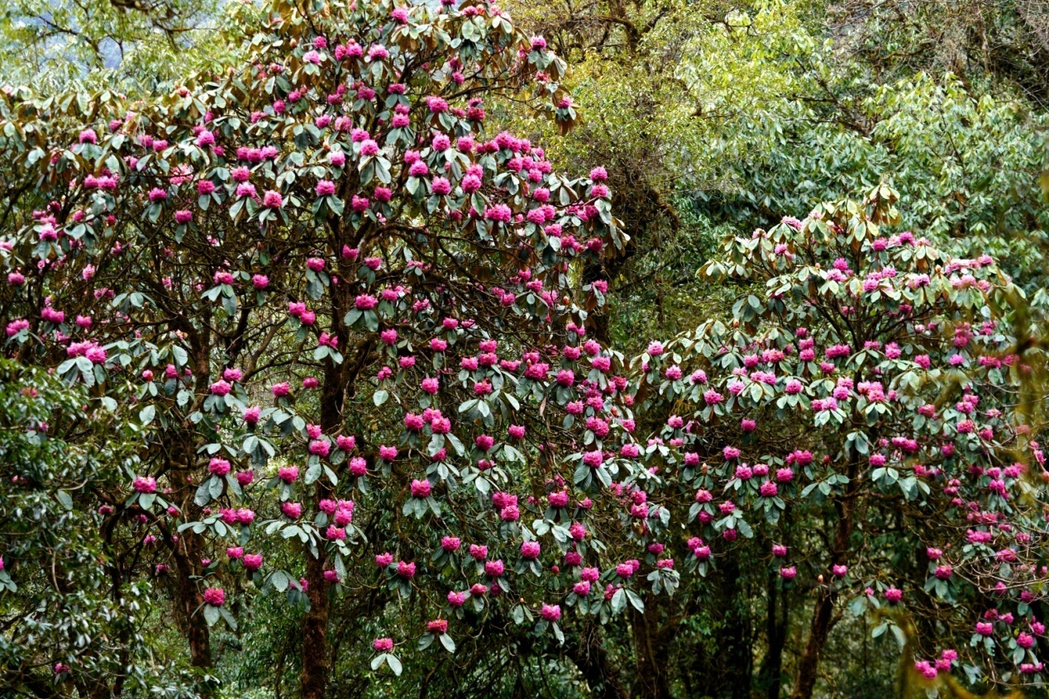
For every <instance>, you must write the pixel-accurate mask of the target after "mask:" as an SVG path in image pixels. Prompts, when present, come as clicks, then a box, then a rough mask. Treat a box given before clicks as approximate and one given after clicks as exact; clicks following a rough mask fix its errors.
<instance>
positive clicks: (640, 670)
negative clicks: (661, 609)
mask: <svg viewBox="0 0 1049 699" xmlns="http://www.w3.org/2000/svg"><path fill="white" fill-rule="evenodd" d="M650 602H653V603H652V605H651V606H650V608H655V605H654V601H652V600H650ZM630 616H631V627H632V629H633V634H634V654H635V656H636V659H637V690H636V691H635V692H634V694H635V696H638V697H643V698H644V699H669V697H670V682H669V679H668V677H667V663H666V661H667V652H666V651H667V649H666V648H665V644H664V642H663V639H662V638H661V634H660V633H659V627H658V623H659V622H658V620H656V619H654V618H653V617H652V616H651V615H646V614H642V613H640V612H638V611H637V610H636V609H633V608H631V610H630Z"/></svg>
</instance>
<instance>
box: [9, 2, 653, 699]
mask: <svg viewBox="0 0 1049 699" xmlns="http://www.w3.org/2000/svg"><path fill="white" fill-rule="evenodd" d="M268 16H269V18H270V20H269V24H268V26H267V27H266V28H265V33H262V34H260V35H259V36H257V37H255V39H254V40H253V47H254V52H253V56H252V62H251V65H250V66H248V67H247V68H245V69H244V70H232V71H230V72H229V74H228V75H227V76H225V77H222V78H216V79H210V80H209V79H207V78H206V77H204V76H200V77H197V78H193V79H190V80H188V81H187V82H186V84H185V85H184V86H182V87H179V88H178V89H176V90H175V91H174V92H173V93H172V94H170V95H166V96H164V97H162V98H160V99H158V100H157V101H155V102H153V103H148V104H131V105H129V104H124V103H123V102H122V101H121V100H120V99H118V97H117V96H115V95H112V94H110V93H104V94H101V95H98V96H96V98H95V99H93V100H91V101H89V102H84V101H83V100H77V99H67V98H49V99H46V100H40V99H36V98H34V97H32V96H30V95H29V94H27V93H25V92H20V91H15V92H11V93H10V94H7V95H6V96H5V100H4V103H3V115H4V118H5V122H4V127H3V133H4V143H3V145H4V152H5V154H6V155H7V157H8V158H9V162H10V163H11V164H12V166H13V167H14V172H16V173H22V174H21V180H20V184H19V185H18V187H16V188H15V189H14V190H12V192H13V193H12V196H11V199H10V201H11V204H12V206H11V207H10V209H9V213H13V214H14V216H11V217H10V218H9V219H7V220H6V221H5V224H4V226H5V227H4V232H3V259H4V264H5V267H6V274H7V280H6V285H5V287H4V291H3V306H2V307H3V315H4V318H3V320H4V324H5V327H6V329H7V333H6V345H5V346H6V349H7V351H8V352H9V353H11V354H13V355H15V356H17V357H18V359H19V360H20V361H22V362H25V363H32V364H36V365H39V366H42V367H48V368H49V369H53V370H54V372H55V373H56V374H57V375H58V376H59V377H61V378H62V379H63V380H65V381H66V382H68V383H69V384H70V385H74V386H82V387H84V389H86V390H88V391H89V392H90V394H91V396H92V401H93V403H92V405H94V404H95V403H97V404H98V405H102V406H105V407H106V408H107V409H109V410H111V411H113V412H115V413H117V414H119V415H121V416H123V417H127V418H129V419H132V420H133V421H134V422H135V424H137V425H138V428H139V429H140V430H141V439H140V443H139V444H138V449H137V451H138V460H137V461H136V462H133V463H132V462H128V463H127V465H126V466H125V468H124V473H123V474H122V475H123V483H122V484H121V490H122V491H123V492H122V493H121V494H120V497H119V499H118V500H117V502H116V503H115V504H112V505H109V506H107V509H105V510H103V511H102V512H103V524H102V525H101V526H103V527H106V528H113V527H128V526H131V524H132V523H136V526H137V523H139V522H143V523H146V524H147V526H148V531H149V532H150V533H149V536H150V537H152V539H151V541H152V542H154V543H155V546H154V547H151V549H150V554H149V563H150V564H151V565H154V566H156V571H157V572H158V573H159V576H158V578H159V581H160V584H161V585H163V586H164V587H165V588H166V589H167V590H168V591H169V593H170V595H171V598H172V600H173V611H174V618H175V619H176V620H177V622H178V624H179V628H180V629H181V630H182V632H183V634H184V636H185V637H186V639H187V641H188V645H189V650H190V653H191V657H192V662H193V664H194V665H196V666H198V667H201V668H208V667H210V666H211V665H212V663H213V661H214V658H213V650H212V647H211V642H210V635H211V629H212V627H214V626H215V625H216V624H226V625H228V626H229V627H230V628H232V629H236V627H237V619H236V613H235V610H236V608H237V606H238V605H239V604H241V603H242V602H243V601H246V599H247V598H249V597H250V596H251V594H252V592H251V591H252V590H253V591H255V592H256V593H262V594H280V595H284V596H285V597H286V598H287V600H288V602H289V603H291V604H292V605H298V606H300V607H302V608H303V609H305V611H304V613H303V615H302V618H301V631H300V633H301V638H302V651H301V667H302V673H301V688H300V691H301V695H302V696H307V697H319V696H322V695H323V694H324V692H325V689H326V686H327V682H328V676H329V673H330V667H331V662H332V650H331V649H330V646H329V645H328V643H327V630H328V624H329V619H330V614H331V610H332V607H333V605H338V604H339V603H340V602H339V600H340V599H342V598H343V596H344V595H345V594H346V591H347V590H348V589H353V590H354V591H355V594H356V593H359V592H360V591H361V590H362V587H364V586H366V587H368V589H369V592H368V594H369V595H371V596H372V598H373V600H374V603H375V604H376V605H378V606H381V605H382V604H385V603H387V602H395V603H397V604H408V605H411V608H412V609H413V610H415V611H414V612H413V616H417V617H418V618H419V619H420V621H419V622H418V625H417V626H415V627H414V628H391V629H388V630H386V633H387V634H388V635H389V636H391V637H392V636H394V635H396V643H397V645H402V644H404V643H406V642H412V643H415V642H416V641H419V644H420V648H421V649H423V650H424V651H425V649H427V647H428V646H429V645H430V644H431V643H433V642H434V641H437V642H438V643H437V644H436V646H443V648H444V649H447V650H448V651H454V650H455V647H456V646H455V640H454V638H455V636H456V634H457V633H458V626H459V624H460V620H462V622H463V623H468V624H484V623H485V619H487V618H488V617H499V618H508V619H512V620H513V621H514V622H516V623H517V624H518V625H523V627H524V628H525V631H526V632H527V633H535V634H538V635H543V634H546V635H550V636H551V638H553V637H556V638H557V639H558V640H560V641H562V642H563V640H564V636H563V632H562V628H561V625H563V624H564V620H563V619H562V617H561V613H562V607H561V606H559V604H560V603H561V602H562V601H563V600H564V598H565V594H566V590H567V588H570V587H571V586H572V585H575V588H574V591H573V592H572V593H571V594H572V595H574V598H573V599H576V600H578V601H577V602H575V603H576V604H578V605H580V606H581V607H583V608H584V609H590V610H591V611H592V612H593V613H595V614H597V613H600V614H601V616H602V618H603V619H606V618H608V616H609V614H610V613H611V610H613V609H615V610H619V609H621V608H622V607H623V605H624V604H625V601H624V600H625V597H624V595H625V593H623V592H619V593H614V592H612V593H609V594H608V595H607V597H608V600H610V601H605V598H603V597H601V594H600V593H601V590H599V589H598V588H597V587H596V583H597V579H596V577H593V578H591V577H590V575H589V573H588V574H587V577H586V580H583V581H582V582H583V583H585V585H577V584H576V583H578V582H580V579H579V575H581V574H578V575H577V573H578V572H579V571H580V570H582V566H583V564H584V563H585V562H587V561H589V562H591V563H596V559H595V556H596V553H595V552H596V551H601V550H603V549H604V548H605V546H606V545H605V544H602V543H600V542H598V541H596V540H593V530H592V528H591V526H590V524H589V521H590V520H591V518H593V517H596V516H598V513H600V512H601V511H602V509H603V508H609V507H611V508H614V509H613V512H614V511H615V510H617V509H618V508H619V507H620V504H619V503H618V502H617V501H616V500H615V499H612V500H609V499H608V498H606V497H603V495H604V494H605V493H606V492H607V491H606V490H605V488H604V486H607V485H609V484H610V483H611V482H612V478H613V477H614V476H616V475H617V473H618V471H617V468H618V467H617V465H616V463H615V462H614V460H613V459H612V457H614V455H615V452H616V451H618V449H619V447H618V446H613V445H619V444H621V443H623V442H630V441H631V438H630V436H629V421H626V422H624V421H623V420H621V419H620V418H625V416H626V415H627V414H628V413H626V412H619V411H620V410H621V409H622V410H625V408H626V406H625V405H622V403H621V398H622V396H623V395H624V394H623V389H624V388H625V387H626V385H627V381H626V379H625V378H623V377H622V376H619V375H617V373H616V372H617V371H618V369H619V368H620V358H619V357H618V355H616V354H615V353H612V352H610V351H608V350H607V349H606V348H603V347H601V346H600V345H598V343H596V342H594V341H592V340H588V339H587V338H586V330H585V326H586V320H587V311H586V310H585V309H586V308H587V307H590V308H593V307H594V306H595V305H596V304H598V303H600V301H601V300H602V291H603V287H602V284H601V282H600V281H597V282H594V283H592V284H587V285H584V286H580V285H578V284H576V283H575V282H574V279H575V271H574V270H575V269H576V266H577V263H580V262H581V261H584V260H587V259H594V258H596V257H598V256H600V255H602V254H605V253H606V252H607V251H609V250H614V249H615V248H617V247H620V246H621V245H622V243H623V241H624V240H625V236H624V235H623V234H622V233H620V231H619V230H618V228H617V225H616V222H615V220H614V219H613V218H612V215H611V211H610V207H609V203H608V198H609V190H608V187H607V186H606V184H605V179H606V175H605V173H604V171H603V170H601V169H600V168H598V169H596V170H594V171H593V172H591V173H590V175H589V176H588V177H583V178H574V177H566V176H562V175H559V174H557V173H555V172H554V171H553V170H552V168H551V167H550V164H549V163H548V162H547V161H546V160H545V159H544V156H543V150H542V149H541V148H539V147H536V146H534V145H532V144H530V143H529V142H528V141H527V140H524V139H520V138H517V137H515V136H513V135H510V134H507V133H498V134H495V133H486V131H485V128H484V126H485V121H486V115H485V107H484V102H483V100H484V99H485V98H493V97H514V96H522V97H524V98H525V99H526V100H529V104H532V105H534V107H535V108H537V109H540V110H542V111H546V112H549V114H550V116H551V117H552V118H554V119H556V120H557V121H558V123H560V124H562V125H564V127H565V128H568V127H569V126H570V125H571V124H572V122H573V121H574V120H575V118H576V117H575V113H574V110H573V108H572V106H571V101H570V99H569V98H568V97H567V96H566V95H565V94H564V93H563V92H562V90H561V88H560V87H559V84H558V80H559V79H560V78H561V76H562V74H563V72H564V65H563V63H562V62H561V61H560V60H559V59H558V58H557V57H556V56H554V55H553V54H552V53H551V52H550V51H549V50H547V48H546V46H545V42H543V41H542V39H541V38H528V37H525V36H523V35H521V34H519V33H517V32H516V31H515V30H514V28H513V25H512V23H511V21H510V19H509V18H508V17H506V16H504V15H502V14H501V13H500V12H499V11H498V10H497V9H495V8H494V7H490V6H488V5H486V4H484V3H470V2H468V3H464V4H462V5H459V6H457V7H454V8H453V7H450V6H448V5H446V4H442V5H441V6H434V7H430V6H422V5H419V6H415V5H412V6H398V5H395V4H392V3H386V2H384V3H367V4H362V5H361V6H359V7H358V6H357V5H355V4H351V5H349V6H346V5H343V4H336V3H332V4H327V3H314V4H310V5H309V7H308V9H307V8H305V7H300V6H299V5H298V4H294V3H287V2H282V1H279V0H278V2H275V3H274V5H273V7H272V8H271V12H270V14H269V15H268ZM626 400H629V399H626ZM617 404H619V405H621V407H617ZM93 409H94V408H93ZM617 416H618V417H617ZM583 448H585V449H586V453H585V454H583V453H579V451H578V450H579V449H583ZM628 451H629V450H628ZM606 452H608V453H606ZM572 454H576V455H575V457H574V458H573V457H572ZM609 454H611V456H610V455H609ZM573 473H577V474H578V473H582V474H583V477H578V476H577V477H576V478H575V479H574V480H573V478H572V476H573ZM575 483H578V485H579V486H580V487H579V488H576V487H575V485H574V484H575ZM588 493H589V494H591V495H592V496H594V498H595V499H594V500H591V499H590V498H588V497H587V494H588ZM116 495H117V493H114V492H113V491H112V490H111V489H110V490H109V491H107V492H106V493H105V497H106V498H114V497H115V496H116ZM609 545H611V544H609ZM278 562H282V563H278ZM588 570H589V569H588ZM593 570H595V571H596V570H597V569H596V568H594V569H593ZM602 574H603V575H605V576H606V577H607V576H609V575H612V573H611V572H608V573H602ZM619 576H620V577H621V578H624V579H625V578H627V577H629V574H627V573H624V572H621V573H620V574H619ZM591 583H595V587H594V589H593V591H592V594H591V591H590V590H589V587H590V584H591ZM584 587H586V588H587V589H586V590H584V589H583V588H584ZM630 594H631V595H632V597H631V599H632V600H633V601H634V602H635V604H638V605H639V604H640V600H639V598H637V597H636V595H633V593H630ZM369 643H370V641H369ZM388 646H389V644H387V643H385V642H384V643H382V644H376V645H375V648H376V649H377V650H381V651H382V653H381V654H380V655H378V656H377V658H376V660H377V661H379V662H377V663H376V667H380V666H388V667H389V668H391V669H393V670H394V671H395V672H399V670H400V668H401V664H400V661H399V660H398V659H397V655H396V654H397V653H399V652H402V651H399V650H394V649H391V648H390V647H388ZM429 652H431V653H432V652H434V650H430V651H429ZM441 652H443V651H441ZM77 671H78V670H77V667H76V666H75V664H74V665H73V666H71V667H70V669H69V672H70V673H73V674H75V673H77ZM201 691H206V690H205V689H202V690H201Z"/></svg>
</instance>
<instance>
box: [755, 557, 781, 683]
mask: <svg viewBox="0 0 1049 699" xmlns="http://www.w3.org/2000/svg"><path fill="white" fill-rule="evenodd" d="M776 579H777V576H776V574H775V573H769V576H768V581H767V587H766V590H767V598H768V602H767V607H766V617H765V636H766V641H767V648H766V650H765V658H764V660H762V662H761V671H760V673H759V678H760V679H759V683H760V686H761V687H763V688H764V690H765V699H779V697H780V689H781V688H782V687H783V679H784V678H783V649H784V647H785V646H786V644H787V600H786V596H784V597H783V599H780V598H779V594H778V592H777V589H776V587H777V586H776Z"/></svg>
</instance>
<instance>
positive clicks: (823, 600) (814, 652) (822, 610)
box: [792, 464, 856, 699]
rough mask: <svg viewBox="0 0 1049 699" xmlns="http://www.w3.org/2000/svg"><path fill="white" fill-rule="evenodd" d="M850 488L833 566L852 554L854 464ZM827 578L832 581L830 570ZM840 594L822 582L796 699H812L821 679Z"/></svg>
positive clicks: (842, 505) (839, 506) (841, 505)
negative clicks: (822, 662)
mask: <svg viewBox="0 0 1049 699" xmlns="http://www.w3.org/2000/svg"><path fill="white" fill-rule="evenodd" d="M848 475H849V485H848V486H847V487H846V491H845V493H843V494H842V496H841V498H840V499H839V500H838V501H837V502H836V503H835V509H836V510H837V512H838V527H837V531H836V533H835V535H834V543H833V546H832V549H831V563H832V564H834V563H838V564H843V563H845V561H846V560H847V557H848V552H849V538H850V537H851V536H852V527H853V515H854V511H855V506H856V501H855V492H856V486H855V483H856V466H855V464H852V465H850V472H849V474H848ZM825 579H826V580H830V574H829V570H828V571H827V573H825ZM837 599H838V593H837V592H836V591H835V590H834V587H833V585H832V584H830V583H829V582H824V583H821V584H820V586H819V592H818V594H817V596H816V606H815V607H814V608H813V610H812V623H811V624H810V625H809V639H808V641H807V642H806V644H805V652H804V653H803V654H802V656H801V661H800V662H799V663H798V675H797V681H796V682H795V683H794V694H793V695H792V697H793V699H812V692H813V689H814V688H815V686H816V680H817V678H818V671H819V662H820V655H821V653H822V652H823V647H824V646H825V645H826V643H827V636H828V635H829V634H830V629H831V626H833V621H832V620H833V615H834V604H835V602H836V601H837Z"/></svg>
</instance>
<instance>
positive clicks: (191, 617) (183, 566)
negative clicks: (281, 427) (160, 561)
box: [171, 531, 211, 667]
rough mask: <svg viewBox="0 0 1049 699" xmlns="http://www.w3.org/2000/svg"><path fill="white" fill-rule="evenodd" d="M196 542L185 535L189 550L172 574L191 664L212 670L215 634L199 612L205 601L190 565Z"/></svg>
mask: <svg viewBox="0 0 1049 699" xmlns="http://www.w3.org/2000/svg"><path fill="white" fill-rule="evenodd" d="M193 538H194V535H193V534H192V532H189V531H187V532H185V536H184V537H183V538H182V540H181V541H182V542H183V543H184V544H185V550H183V551H176V552H175V555H174V561H175V569H174V570H173V571H171V574H172V576H173V577H174V588H175V589H174V592H175V595H174V597H175V618H176V619H178V621H179V626H181V627H182V634H183V635H184V636H185V637H186V641H187V642H188V643H189V655H190V662H191V663H192V664H193V666H194V667H211V633H210V630H209V629H208V623H207V622H206V621H205V620H204V615H203V614H202V613H200V612H197V608H198V607H200V605H202V604H203V603H204V598H203V597H202V596H201V595H200V593H199V592H198V591H197V586H196V584H195V583H194V582H193V580H192V578H191V576H192V575H194V571H193V567H192V564H191V562H190V561H191V556H193V555H194V554H195V553H196V551H195V549H196V547H195V546H193V545H192V543H191V542H192V540H193ZM194 612H197V613H196V614H194Z"/></svg>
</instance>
